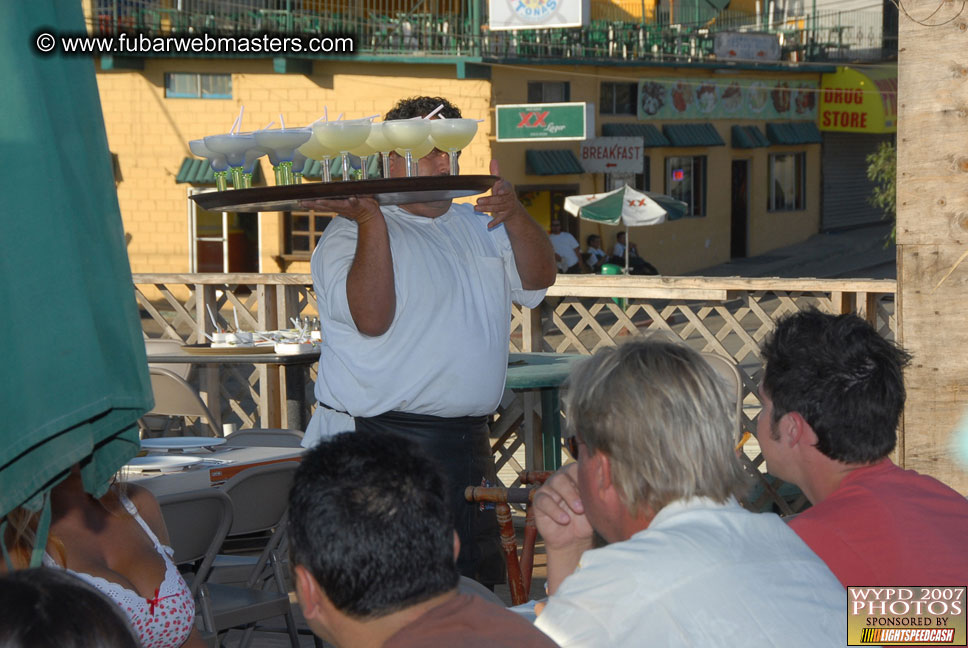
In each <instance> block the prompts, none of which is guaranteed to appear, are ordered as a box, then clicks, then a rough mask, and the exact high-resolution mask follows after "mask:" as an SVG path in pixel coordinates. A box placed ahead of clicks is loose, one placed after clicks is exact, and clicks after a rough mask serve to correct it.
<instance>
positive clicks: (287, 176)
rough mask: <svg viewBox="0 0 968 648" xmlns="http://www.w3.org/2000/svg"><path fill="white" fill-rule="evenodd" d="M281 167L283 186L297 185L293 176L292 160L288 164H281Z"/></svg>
mask: <svg viewBox="0 0 968 648" xmlns="http://www.w3.org/2000/svg"><path fill="white" fill-rule="evenodd" d="M279 166H280V167H282V179H283V184H287V185H291V184H296V180H295V178H293V175H292V160H290V161H288V162H280V163H279Z"/></svg>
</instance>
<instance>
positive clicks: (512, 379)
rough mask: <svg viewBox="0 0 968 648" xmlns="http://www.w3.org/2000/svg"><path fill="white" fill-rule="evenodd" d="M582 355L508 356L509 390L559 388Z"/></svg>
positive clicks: (538, 354)
mask: <svg viewBox="0 0 968 648" xmlns="http://www.w3.org/2000/svg"><path fill="white" fill-rule="evenodd" d="M587 357H588V356H587V355H582V354H580V353H511V354H509V355H508V375H507V380H506V381H505V383H504V386H505V387H507V388H508V389H535V388H539V387H558V386H559V385H561V383H563V382H564V381H565V378H567V377H568V374H569V373H570V372H571V368H572V366H573V365H574V364H575V362H577V361H578V360H581V359H582V358H587Z"/></svg>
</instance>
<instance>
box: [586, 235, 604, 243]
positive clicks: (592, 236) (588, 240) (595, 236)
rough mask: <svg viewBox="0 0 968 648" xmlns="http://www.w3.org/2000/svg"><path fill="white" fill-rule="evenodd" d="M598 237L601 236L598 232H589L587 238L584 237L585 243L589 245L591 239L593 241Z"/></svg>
mask: <svg viewBox="0 0 968 648" xmlns="http://www.w3.org/2000/svg"><path fill="white" fill-rule="evenodd" d="M600 238H602V237H601V236H599V235H598V234H589V235H588V238H587V239H585V243H587V244H588V245H591V244H592V241H594V240H595V239H600Z"/></svg>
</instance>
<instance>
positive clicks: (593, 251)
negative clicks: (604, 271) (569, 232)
mask: <svg viewBox="0 0 968 648" xmlns="http://www.w3.org/2000/svg"><path fill="white" fill-rule="evenodd" d="M586 241H587V243H588V248H587V249H586V250H585V265H587V266H588V269H589V270H590V271H592V272H598V271H599V270H600V269H601V267H602V264H603V263H605V258H606V257H607V256H608V254H606V252H605V250H603V249H602V237H601V236H599V235H598V234H589V235H588V238H587V239H586Z"/></svg>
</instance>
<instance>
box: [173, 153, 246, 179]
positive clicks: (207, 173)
mask: <svg viewBox="0 0 968 648" xmlns="http://www.w3.org/2000/svg"><path fill="white" fill-rule="evenodd" d="M231 178H232V176H231V174H230V175H229V184H232V179H231ZM175 182H176V183H177V184H182V183H188V184H192V185H214V184H215V172H214V171H212V165H210V164H209V163H208V160H200V159H198V158H193V157H187V158H185V159H184V160H182V163H181V168H180V169H178V175H176V176H175ZM252 184H253V185H261V184H265V180H264V178H263V177H262V167H261V166H260V165H258V164H257V165H256V167H255V171H254V172H253V173H252Z"/></svg>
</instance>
